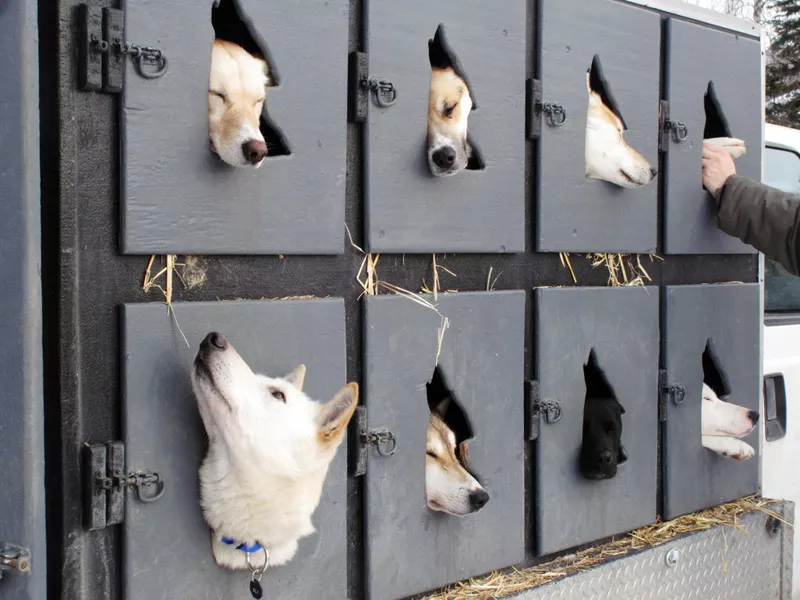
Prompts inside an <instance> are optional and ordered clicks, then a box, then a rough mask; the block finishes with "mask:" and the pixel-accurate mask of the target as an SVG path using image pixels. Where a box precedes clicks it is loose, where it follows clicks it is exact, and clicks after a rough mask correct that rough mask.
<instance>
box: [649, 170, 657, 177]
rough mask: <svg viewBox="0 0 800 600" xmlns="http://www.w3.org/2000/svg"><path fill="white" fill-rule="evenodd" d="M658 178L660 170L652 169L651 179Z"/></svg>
mask: <svg viewBox="0 0 800 600" xmlns="http://www.w3.org/2000/svg"><path fill="white" fill-rule="evenodd" d="M657 176H658V169H653V168H650V177H652V178H653V179H655V178H656V177H657Z"/></svg>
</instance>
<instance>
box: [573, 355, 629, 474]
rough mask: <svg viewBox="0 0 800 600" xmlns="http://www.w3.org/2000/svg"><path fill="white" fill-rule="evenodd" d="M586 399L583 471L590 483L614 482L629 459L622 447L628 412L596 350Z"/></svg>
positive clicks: (589, 363) (587, 377)
mask: <svg viewBox="0 0 800 600" xmlns="http://www.w3.org/2000/svg"><path fill="white" fill-rule="evenodd" d="M583 378H584V381H585V383H586V397H585V400H584V405H583V438H582V442H581V454H580V471H581V475H583V477H585V478H586V479H592V480H598V479H611V478H612V477H614V476H615V475H616V474H617V467H618V466H619V465H622V464H624V463H625V461H627V459H628V457H627V454H626V453H625V448H624V446H623V444H622V415H624V414H625V409H624V408H623V407H622V405H621V404H620V403H619V401H618V400H617V396H616V394H615V393H614V389H613V388H612V387H611V384H610V383H609V381H608V378H607V377H606V374H605V373H604V372H603V370H602V369H601V368H600V365H599V364H598V362H597V353H596V352H595V349H594V348H592V350H591V351H590V352H589V359H588V360H587V361H586V364H585V365H583Z"/></svg>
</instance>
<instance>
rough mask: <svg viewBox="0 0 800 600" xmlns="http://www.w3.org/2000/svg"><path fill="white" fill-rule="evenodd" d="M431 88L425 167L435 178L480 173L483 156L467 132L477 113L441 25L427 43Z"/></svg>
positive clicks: (482, 166)
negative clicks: (472, 116) (472, 114)
mask: <svg viewBox="0 0 800 600" xmlns="http://www.w3.org/2000/svg"><path fill="white" fill-rule="evenodd" d="M428 59H429V61H430V65H431V88H430V94H429V96H428V136H427V157H428V167H429V168H430V171H431V173H432V174H433V175H434V176H435V177H446V176H450V175H455V174H456V173H458V172H460V171H463V170H464V169H466V170H469V171H482V170H483V169H485V168H486V163H485V162H484V160H483V156H482V155H481V152H480V150H479V148H478V146H477V145H476V144H475V142H474V140H473V139H472V137H471V136H470V134H469V132H468V122H469V116H470V113H471V112H472V111H473V110H475V109H477V108H478V106H477V104H475V97H474V94H473V90H472V86H471V85H470V84H469V79H467V75H466V73H465V72H464V69H463V67H462V66H461V63H460V62H459V60H458V57H457V56H456V53H455V52H453V49H452V48H451V47H450V45H449V44H448V43H447V38H446V37H445V32H444V25H441V24H440V25H439V27H438V28H437V29H436V34H435V35H434V36H433V39H429V40H428Z"/></svg>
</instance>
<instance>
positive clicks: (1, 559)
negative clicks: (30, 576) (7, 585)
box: [0, 542, 31, 579]
mask: <svg viewBox="0 0 800 600" xmlns="http://www.w3.org/2000/svg"><path fill="white" fill-rule="evenodd" d="M30 570H31V551H30V550H28V549H27V548H23V547H22V546H17V545H16V544H9V543H8V542H0V579H2V578H3V575H4V574H5V573H8V572H12V571H13V572H16V573H29V572H30Z"/></svg>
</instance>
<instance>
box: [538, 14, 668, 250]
mask: <svg viewBox="0 0 800 600" xmlns="http://www.w3.org/2000/svg"><path fill="white" fill-rule="evenodd" d="M540 7H541V8H540V10H541V16H540V18H539V27H540V38H541V40H542V42H541V50H540V53H539V68H538V73H539V79H540V80H541V82H542V101H543V102H548V103H557V104H560V105H561V106H563V107H564V109H565V110H566V114H567V119H566V121H565V122H564V124H563V125H561V126H559V127H553V126H551V125H549V124H548V118H547V116H546V115H542V116H541V117H539V118H541V138H540V140H539V144H538V157H537V159H538V169H537V171H538V175H537V180H538V190H539V193H538V194H537V199H538V204H537V207H536V214H537V228H536V248H537V250H539V251H540V252H638V253H650V252H654V251H655V248H656V243H657V238H658V181H657V180H653V181H651V182H650V183H648V184H647V185H645V186H643V187H640V188H635V189H626V188H622V187H620V186H617V185H615V184H612V183H608V182H606V181H599V180H593V179H587V178H586V175H585V173H586V168H585V164H586V162H585V152H584V149H585V145H586V116H587V107H588V103H589V94H588V91H587V86H586V73H587V70H588V69H589V67H590V66H591V64H592V59H593V57H594V56H595V55H597V57H598V58H599V60H600V64H601V65H602V72H603V75H604V77H605V79H606V81H607V83H608V85H609V86H610V91H611V93H612V95H613V97H614V99H615V100H616V103H617V105H618V107H619V110H620V112H621V114H622V117H623V119H624V121H625V123H626V125H627V126H628V130H627V131H626V132H625V133H624V139H625V141H626V142H627V143H628V144H629V145H630V146H631V147H632V148H634V149H635V150H636V151H638V152H639V153H640V154H642V155H643V156H644V157H645V158H646V159H647V161H648V162H649V163H650V165H651V166H652V167H653V168H657V167H658V131H657V127H656V123H657V122H658V100H659V73H660V53H661V49H660V39H661V25H660V22H661V19H660V17H659V15H658V14H657V13H654V12H650V11H648V10H645V9H642V8H637V7H634V6H631V5H629V4H624V3H622V2H610V1H607V0H593V1H592V2H586V1H585V0H543V1H542V2H540Z"/></svg>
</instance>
